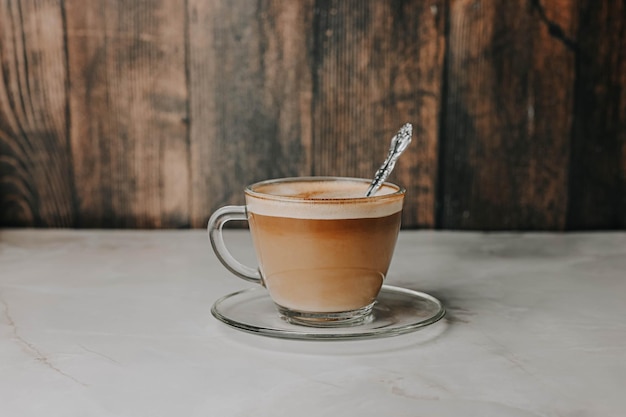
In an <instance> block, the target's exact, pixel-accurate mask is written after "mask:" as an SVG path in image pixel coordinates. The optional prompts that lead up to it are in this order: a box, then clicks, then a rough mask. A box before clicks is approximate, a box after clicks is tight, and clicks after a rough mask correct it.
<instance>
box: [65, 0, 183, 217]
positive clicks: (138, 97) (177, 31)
mask: <svg viewBox="0 0 626 417" xmlns="http://www.w3.org/2000/svg"><path fill="white" fill-rule="evenodd" d="M65 5H66V9H67V13H66V15H67V40H68V58H69V79H70V89H69V103H70V117H71V129H70V138H71V144H72V155H73V159H74V163H75V165H74V170H75V176H76V200H77V207H78V213H79V217H78V223H77V224H78V225H79V226H81V227H138V228H144V227H183V226H187V225H188V224H189V201H190V182H189V146H188V128H187V100H186V99H187V87H186V78H185V64H184V63H185V11H184V8H183V7H181V5H180V4H179V3H177V2H172V1H168V0H159V1H151V2H147V1H131V2H125V1H108V0H93V1H88V2H85V1H82V0H67V1H66V2H65Z"/></svg>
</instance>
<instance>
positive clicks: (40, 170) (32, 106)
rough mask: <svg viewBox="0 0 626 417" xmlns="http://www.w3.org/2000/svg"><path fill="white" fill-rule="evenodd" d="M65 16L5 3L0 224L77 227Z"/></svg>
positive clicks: (54, 5)
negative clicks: (69, 144) (68, 106)
mask: <svg viewBox="0 0 626 417" xmlns="http://www.w3.org/2000/svg"><path fill="white" fill-rule="evenodd" d="M65 64H66V62H65V48H64V37H63V13H62V9H61V2H60V1H58V0H41V1H32V0H22V1H12V2H7V1H3V2H1V3H0V68H1V71H0V226H38V227H44V226H72V225H73V216H74V208H73V205H72V176H71V158H70V157H69V152H68V144H67V134H66V133H67V127H66V121H67V119H66V91H65V90H66V83H67V79H66V66H65Z"/></svg>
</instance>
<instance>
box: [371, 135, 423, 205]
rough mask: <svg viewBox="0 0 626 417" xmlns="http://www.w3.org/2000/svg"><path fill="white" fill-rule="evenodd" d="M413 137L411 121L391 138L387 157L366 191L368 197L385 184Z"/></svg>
mask: <svg viewBox="0 0 626 417" xmlns="http://www.w3.org/2000/svg"><path fill="white" fill-rule="evenodd" d="M412 137H413V125H411V123H406V124H405V125H404V126H402V127H401V128H400V130H398V133H396V134H395V136H394V137H393V138H391V147H390V148H389V154H388V155H387V159H385V162H383V164H382V165H381V166H380V168H378V171H376V175H374V180H373V181H372V183H371V184H370V187H369V188H368V189H367V192H366V193H365V196H366V197H370V196H372V195H374V194H376V191H378V189H379V188H380V186H381V185H383V183H384V182H385V180H386V179H387V177H388V176H389V174H391V171H393V167H394V166H395V165H396V161H397V160H398V158H399V157H400V154H402V152H403V151H404V150H405V149H406V148H407V146H409V143H411V138H412Z"/></svg>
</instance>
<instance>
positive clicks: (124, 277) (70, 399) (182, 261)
mask: <svg viewBox="0 0 626 417" xmlns="http://www.w3.org/2000/svg"><path fill="white" fill-rule="evenodd" d="M227 242H228V244H229V245H230V247H231V248H232V250H233V252H235V253H236V254H237V256H238V257H240V258H242V259H243V260H244V261H245V262H247V263H248V264H252V263H254V256H253V254H252V251H251V248H250V246H249V245H250V239H249V237H248V235H247V233H246V232H245V231H230V232H229V233H228V236H227ZM624 271H626V233H617V232H613V233H579V234H549V233H536V234H533V233H530V234H518V233H498V234H483V233H454V232H430V231H419V232H418V231H403V232H402V233H401V235H400V239H399V242H398V245H397V250H396V255H395V257H394V261H393V264H392V267H391V270H390V274H389V278H388V282H389V283H390V284H392V285H397V286H404V287H407V288H411V289H415V290H419V291H426V292H429V293H432V294H433V295H435V296H436V297H438V298H439V299H441V300H442V301H443V302H444V304H445V305H446V307H447V310H448V315H447V317H446V319H445V320H442V321H441V322H439V323H437V324H436V325H434V326H431V327H429V328H426V329H423V330H421V331H418V332H415V333H411V334H408V335H403V336H398V337H394V338H388V339H379V340H369V341H342V342H330V343H328V342H326V343H324V342H303V341H285V340H278V339H271V338H265V337H260V336H255V335H250V334H246V333H242V332H239V331H237V330H234V329H231V328H230V327H227V326H225V325H224V324H222V323H220V322H218V321H217V320H215V319H214V318H213V317H212V316H211V314H210V308H211V305H212V303H213V302H214V301H215V300H216V299H217V298H219V297H221V296H223V295H225V294H228V293H230V292H233V291H236V290H239V289H242V288H247V287H249V286H251V285H252V284H249V283H246V282H243V281H241V280H238V279H237V278H235V277H232V276H230V275H229V273H228V272H227V271H225V270H224V269H223V268H222V266H221V265H220V264H219V262H218V261H217V260H216V259H215V257H214V256H213V254H212V253H211V251H210V248H209V245H208V242H207V239H206V236H205V234H204V233H203V232H201V231H73V230H0V416H46V417H49V416H103V417H104V416H172V415H184V416H212V415H216V416H249V415H255V416H257V417H259V416H287V415H289V416H292V415H298V416H305V417H306V416H318V415H346V416H381V415H393V416H441V417H447V416H459V415H463V416H481V417H483V416H487V417H489V416H499V417H500V416H505V417H586V416H603V417H604V416H606V417H618V416H624V415H626V396H624V395H623V393H624V387H626V303H625V302H624V299H625V294H626V273H625V272H624Z"/></svg>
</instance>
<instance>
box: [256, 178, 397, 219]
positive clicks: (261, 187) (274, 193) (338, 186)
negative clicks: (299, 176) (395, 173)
mask: <svg viewBox="0 0 626 417" xmlns="http://www.w3.org/2000/svg"><path fill="white" fill-rule="evenodd" d="M368 186H369V181H367V180H359V179H330V180H328V179H327V180H323V179H319V180H316V179H308V180H307V179H305V180H286V181H279V182H263V183H259V184H256V185H253V186H251V187H250V189H249V190H246V203H247V210H248V211H249V212H252V213H257V214H261V215H265V216H275V217H289V218H296V219H359V218H375V217H384V216H390V215H392V214H394V213H397V212H399V211H401V210H402V202H403V199H404V192H403V191H400V188H399V187H397V186H395V185H392V184H384V185H383V186H382V187H381V189H380V190H379V191H378V192H377V193H376V195H375V196H373V197H365V192H366V190H367V188H368Z"/></svg>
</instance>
